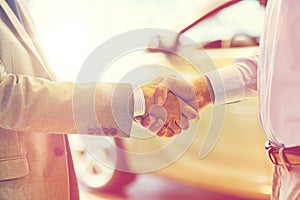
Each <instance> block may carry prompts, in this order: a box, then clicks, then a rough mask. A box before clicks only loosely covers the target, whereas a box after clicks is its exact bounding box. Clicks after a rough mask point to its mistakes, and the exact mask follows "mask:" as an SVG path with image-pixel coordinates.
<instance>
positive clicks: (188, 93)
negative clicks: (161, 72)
mask: <svg viewBox="0 0 300 200" xmlns="http://www.w3.org/2000/svg"><path fill="white" fill-rule="evenodd" d="M161 84H162V85H165V86H166V87H167V88H168V89H170V91H172V92H173V93H174V94H176V96H179V97H181V98H182V99H184V100H191V99H195V97H196V95H195V90H194V88H193V85H192V84H191V83H190V82H189V81H187V80H181V79H176V78H175V77H167V78H165V79H164V81H163V82H162V83H161Z"/></svg>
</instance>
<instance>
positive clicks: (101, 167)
mask: <svg viewBox="0 0 300 200" xmlns="http://www.w3.org/2000/svg"><path fill="white" fill-rule="evenodd" d="M92 139H93V140H94V141H95V142H96V143H97V141H99V146H97V147H96V148H97V152H99V155H101V156H99V155H97V158H99V157H100V158H101V160H99V159H96V158H95V157H93V155H91V154H90V153H89V152H88V151H87V150H86V148H85V147H84V145H83V144H82V142H81V140H80V138H79V137H77V138H75V137H74V138H72V139H70V145H71V149H72V155H73V161H74V168H75V172H76V175H77V178H78V180H79V182H80V183H82V184H84V185H86V186H88V187H89V188H94V189H100V188H104V187H105V186H107V184H109V182H110V181H111V180H112V178H113V176H114V172H115V168H116V162H117V159H116V157H117V150H116V148H115V141H114V139H113V138H105V141H109V145H103V146H102V145H101V143H103V139H104V138H102V139H101V137H93V138H92Z"/></svg>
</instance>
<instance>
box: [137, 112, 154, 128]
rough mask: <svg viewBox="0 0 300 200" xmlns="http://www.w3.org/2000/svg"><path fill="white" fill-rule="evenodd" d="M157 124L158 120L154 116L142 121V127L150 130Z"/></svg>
mask: <svg viewBox="0 0 300 200" xmlns="http://www.w3.org/2000/svg"><path fill="white" fill-rule="evenodd" d="M155 122H156V118H155V117H154V116H152V115H149V116H146V117H144V118H143V119H142V121H141V125H142V126H143V127H145V128H149V127H150V126H152V125H153V124H154V123H155Z"/></svg>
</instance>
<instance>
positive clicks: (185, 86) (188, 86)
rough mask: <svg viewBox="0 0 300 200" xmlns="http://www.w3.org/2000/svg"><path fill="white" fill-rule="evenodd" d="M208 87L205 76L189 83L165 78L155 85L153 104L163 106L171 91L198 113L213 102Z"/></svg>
mask: <svg viewBox="0 0 300 200" xmlns="http://www.w3.org/2000/svg"><path fill="white" fill-rule="evenodd" d="M209 87H210V86H209V81H208V80H207V78H206V77H205V76H201V77H199V78H197V79H194V80H192V81H191V82H189V81H186V80H180V79H176V78H175V77H167V78H165V79H164V80H163V81H162V82H161V83H160V84H159V85H157V87H156V89H155V94H154V99H155V100H154V103H155V104H158V105H164V104H165V103H166V102H167V97H168V93H169V91H171V92H172V93H173V94H175V95H176V96H177V97H180V98H181V99H182V100H183V101H184V102H185V103H187V104H188V105H189V106H191V107H192V108H194V109H195V110H197V111H200V110H201V109H203V108H204V107H205V106H207V105H209V104H211V103H212V101H213V98H212V96H211V95H212V94H210V91H209Z"/></svg>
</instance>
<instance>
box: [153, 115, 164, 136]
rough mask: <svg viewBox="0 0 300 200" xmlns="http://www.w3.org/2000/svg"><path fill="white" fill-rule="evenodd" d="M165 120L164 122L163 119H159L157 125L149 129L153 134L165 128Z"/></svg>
mask: <svg viewBox="0 0 300 200" xmlns="http://www.w3.org/2000/svg"><path fill="white" fill-rule="evenodd" d="M164 123H165V122H164V120H162V119H161V118H158V119H157V120H156V121H155V123H153V124H152V125H151V126H150V128H149V130H150V131H151V132H155V133H156V132H158V131H159V130H160V129H161V128H162V127H163V125H164Z"/></svg>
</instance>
